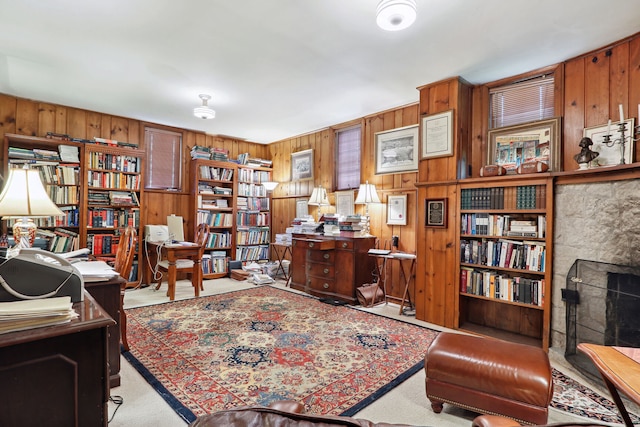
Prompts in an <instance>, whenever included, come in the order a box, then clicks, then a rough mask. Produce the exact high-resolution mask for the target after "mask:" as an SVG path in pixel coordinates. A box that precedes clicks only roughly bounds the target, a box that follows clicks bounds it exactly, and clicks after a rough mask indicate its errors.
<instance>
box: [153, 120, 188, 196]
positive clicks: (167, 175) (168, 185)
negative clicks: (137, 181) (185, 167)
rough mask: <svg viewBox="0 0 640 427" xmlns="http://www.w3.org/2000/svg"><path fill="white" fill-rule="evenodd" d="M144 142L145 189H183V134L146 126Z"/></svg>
mask: <svg viewBox="0 0 640 427" xmlns="http://www.w3.org/2000/svg"><path fill="white" fill-rule="evenodd" d="M144 142H145V151H146V154H147V161H146V163H145V164H146V170H145V178H146V185H145V189H150V190H173V191H180V190H182V134H181V133H178V132H171V131H168V130H163V129H154V128H149V127H146V128H145V129H144Z"/></svg>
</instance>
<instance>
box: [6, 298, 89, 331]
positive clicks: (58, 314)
mask: <svg viewBox="0 0 640 427" xmlns="http://www.w3.org/2000/svg"><path fill="white" fill-rule="evenodd" d="M76 317H78V313H76V312H75V311H74V310H73V308H72V303H71V297H55V298H42V299H34V300H25V301H14V302H0V334H4V333H8V332H16V331H24V330H27V329H33V328H40V327H43V326H51V325H59V324H62V323H68V322H70V321H71V320H72V319H75V318H76Z"/></svg>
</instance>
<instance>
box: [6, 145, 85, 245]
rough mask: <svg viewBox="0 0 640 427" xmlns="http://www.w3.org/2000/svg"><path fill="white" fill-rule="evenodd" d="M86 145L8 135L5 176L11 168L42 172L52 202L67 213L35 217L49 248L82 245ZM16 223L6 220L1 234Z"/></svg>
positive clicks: (34, 219) (39, 233)
mask: <svg viewBox="0 0 640 427" xmlns="http://www.w3.org/2000/svg"><path fill="white" fill-rule="evenodd" d="M83 153H84V151H83V144H81V143H78V142H72V141H66V140H64V141H63V140H55V139H49V138H40V137H34V136H25V135H15V134H5V137H4V149H3V165H4V166H3V167H4V171H3V176H8V174H9V169H10V168H23V167H25V165H26V166H28V167H29V168H31V169H36V170H38V171H39V172H40V178H41V180H42V183H43V185H44V188H45V190H46V191H47V194H48V195H49V197H50V198H51V200H52V201H53V202H54V203H56V204H57V205H58V207H59V208H60V210H62V212H63V213H64V216H62V217H48V218H33V222H34V223H35V225H36V226H37V227H38V237H39V238H43V239H46V240H47V242H46V243H47V249H49V250H52V251H53V252H68V251H70V250H74V249H77V248H78V247H79V245H80V244H81V241H80V239H79V235H80V234H81V223H82V219H81V217H82V214H81V210H80V206H81V203H82V176H81V173H80V171H81V164H82V163H81V162H82V156H83ZM14 221H15V220H13V219H8V220H5V221H3V227H2V233H6V232H7V231H10V230H11V227H12V226H13V223H14Z"/></svg>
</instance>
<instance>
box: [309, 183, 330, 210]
mask: <svg viewBox="0 0 640 427" xmlns="http://www.w3.org/2000/svg"><path fill="white" fill-rule="evenodd" d="M307 204H308V205H311V206H318V218H320V216H321V215H320V213H321V212H322V207H323V206H329V205H330V203H329V198H328V197H327V190H325V189H324V188H323V187H322V186H320V185H319V186H317V187H314V188H313V191H312V192H311V197H309V201H308V202H307Z"/></svg>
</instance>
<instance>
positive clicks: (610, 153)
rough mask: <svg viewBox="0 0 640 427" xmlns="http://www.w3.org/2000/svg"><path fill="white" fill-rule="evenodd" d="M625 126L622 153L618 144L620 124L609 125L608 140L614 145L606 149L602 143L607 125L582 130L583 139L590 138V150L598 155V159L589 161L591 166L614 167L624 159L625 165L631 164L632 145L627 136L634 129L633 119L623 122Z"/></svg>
mask: <svg viewBox="0 0 640 427" xmlns="http://www.w3.org/2000/svg"><path fill="white" fill-rule="evenodd" d="M624 123H625V124H626V126H625V132H624V134H625V136H626V141H625V144H624V153H622V145H621V144H619V141H620V136H621V135H620V122H616V123H611V128H610V129H609V131H608V133H609V134H610V135H611V138H610V140H611V141H613V142H615V144H613V145H611V146H610V147H608V146H607V145H606V144H605V143H604V136H605V135H607V127H608V125H601V126H594V127H590V128H585V129H584V135H583V136H585V137H588V138H591V141H593V145H592V146H591V150H592V151H595V152H597V153H600V155H598V157H596V158H595V159H593V160H592V161H591V166H592V167H594V166H614V165H619V164H620V159H621V158H624V162H625V164H629V163H633V150H634V143H633V138H629V135H633V130H634V129H635V128H634V127H633V125H634V124H635V119H634V118H631V119H627V120H625V121H624ZM577 150H578V149H576V152H577Z"/></svg>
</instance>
